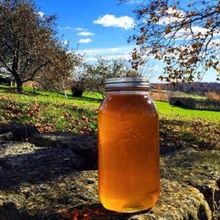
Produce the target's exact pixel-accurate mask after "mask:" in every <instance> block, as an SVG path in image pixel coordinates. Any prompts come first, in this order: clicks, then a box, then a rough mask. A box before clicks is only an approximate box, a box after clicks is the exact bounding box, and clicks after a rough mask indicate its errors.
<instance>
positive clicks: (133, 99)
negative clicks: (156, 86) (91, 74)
mask: <svg viewBox="0 0 220 220" xmlns="http://www.w3.org/2000/svg"><path fill="white" fill-rule="evenodd" d="M98 132H99V133H98V137H99V138H98V139H99V140H98V143H99V148H98V173H99V180H98V191H99V199H100V202H101V203H102V204H103V206H104V207H105V208H106V209H109V210H113V211H118V212H137V211H142V210H146V209H149V208H151V207H153V206H154V205H155V203H156V202H157V200H158V197H159V191H160V176H159V123H158V114H157V110H156V108H155V106H154V104H153V101H152V100H151V99H150V97H149V96H148V93H147V92H146V91H110V92H107V95H106V98H105V99H104V101H103V103H102V104H101V106H100V108H99V113H98Z"/></svg>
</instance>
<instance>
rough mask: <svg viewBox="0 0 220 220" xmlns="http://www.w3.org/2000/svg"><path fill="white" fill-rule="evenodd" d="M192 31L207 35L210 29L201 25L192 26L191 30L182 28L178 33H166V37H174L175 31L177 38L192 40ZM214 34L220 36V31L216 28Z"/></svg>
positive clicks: (195, 33)
mask: <svg viewBox="0 0 220 220" xmlns="http://www.w3.org/2000/svg"><path fill="white" fill-rule="evenodd" d="M191 31H192V32H193V33H194V35H197V34H198V33H201V34H202V35H205V34H208V32H209V31H210V30H209V29H207V28H203V27H199V26H192V27H191V29H190V30H189V29H188V30H185V29H180V30H179V31H177V32H176V33H175V32H171V33H169V34H167V35H166V38H168V39H169V38H173V37H174V33H175V40H190V39H191V38H192V34H191ZM213 36H215V37H218V36H220V33H218V31H217V30H216V32H214V34H213Z"/></svg>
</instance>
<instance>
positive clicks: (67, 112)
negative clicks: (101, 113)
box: [0, 86, 220, 150]
mask: <svg viewBox="0 0 220 220" xmlns="http://www.w3.org/2000/svg"><path fill="white" fill-rule="evenodd" d="M67 95H68V97H67V98H65V96H64V94H60V93H52V92H40V91H38V92H36V93H33V92H32V91H31V89H28V88H26V92H24V94H16V93H13V92H12V91H11V90H9V89H8V87H7V86H0V119H1V120H5V121H13V122H19V123H28V124H32V125H35V126H36V127H37V128H38V130H39V131H40V132H53V131H61V132H73V133H80V134H83V135H95V136H96V135H97V112H98V107H99V105H100V103H101V100H102V99H101V96H99V95H97V94H95V93H85V94H84V95H83V97H82V98H74V97H72V96H71V95H70V93H68V94H67ZM155 104H156V106H157V109H158V113H159V117H160V142H161V146H162V147H166V148H172V149H173V148H179V147H181V148H188V147H190V148H195V149H199V150H208V149H219V150H220V112H217V111H201V110H189V109H183V108H180V107H173V106H170V105H169V104H168V103H166V102H160V101H155Z"/></svg>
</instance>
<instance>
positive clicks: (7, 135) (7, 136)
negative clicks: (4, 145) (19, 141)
mask: <svg viewBox="0 0 220 220" xmlns="http://www.w3.org/2000/svg"><path fill="white" fill-rule="evenodd" d="M14 139H15V137H14V135H13V133H12V132H7V133H3V134H1V133H0V141H10V140H14Z"/></svg>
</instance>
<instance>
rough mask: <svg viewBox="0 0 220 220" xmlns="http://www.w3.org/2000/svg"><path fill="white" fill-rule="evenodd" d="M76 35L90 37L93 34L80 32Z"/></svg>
mask: <svg viewBox="0 0 220 220" xmlns="http://www.w3.org/2000/svg"><path fill="white" fill-rule="evenodd" d="M77 35H79V36H92V35H94V34H93V33H91V32H88V31H81V32H79V33H78V34H77Z"/></svg>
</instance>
